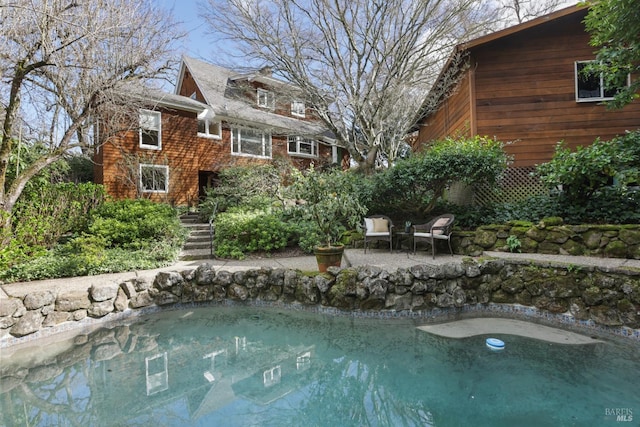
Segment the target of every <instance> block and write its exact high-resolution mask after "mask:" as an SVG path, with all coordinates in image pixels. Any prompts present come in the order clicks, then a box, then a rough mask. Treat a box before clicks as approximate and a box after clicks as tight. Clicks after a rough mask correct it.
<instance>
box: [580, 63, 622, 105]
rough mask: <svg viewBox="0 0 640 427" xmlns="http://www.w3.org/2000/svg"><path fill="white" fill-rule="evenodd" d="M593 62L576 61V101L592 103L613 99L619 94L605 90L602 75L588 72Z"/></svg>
mask: <svg viewBox="0 0 640 427" xmlns="http://www.w3.org/2000/svg"><path fill="white" fill-rule="evenodd" d="M591 62H593V61H576V63H575V77H576V101H577V102H592V101H608V100H611V99H613V97H614V96H615V95H616V93H617V89H607V88H605V85H604V76H603V75H602V73H594V72H588V71H587V70H586V68H587V66H588V65H589V64H590V63H591ZM628 84H629V76H627V85H628Z"/></svg>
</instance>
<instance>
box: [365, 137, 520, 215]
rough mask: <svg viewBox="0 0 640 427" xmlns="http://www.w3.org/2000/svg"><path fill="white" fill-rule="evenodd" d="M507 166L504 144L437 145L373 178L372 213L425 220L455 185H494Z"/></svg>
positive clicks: (480, 141)
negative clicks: (423, 217) (448, 188)
mask: <svg viewBox="0 0 640 427" xmlns="http://www.w3.org/2000/svg"><path fill="white" fill-rule="evenodd" d="M508 163H509V158H508V156H507V155H506V154H505V152H504V150H503V144H502V143H501V142H499V141H496V140H494V139H490V138H486V137H479V136H476V137H474V138H467V139H446V140H443V141H439V142H436V143H434V144H433V145H432V146H431V147H429V148H428V149H426V150H425V151H423V152H420V153H417V154H414V155H412V156H411V157H409V158H407V159H405V160H400V161H398V162H397V163H396V164H395V166H394V167H392V168H389V169H387V170H385V171H383V172H381V173H378V174H376V175H375V176H374V177H373V181H374V183H373V187H374V189H373V191H372V200H371V203H370V204H369V205H368V207H369V211H375V212H385V213H390V212H399V213H401V214H402V215H403V216H408V217H420V216H425V215H427V214H429V213H430V212H431V211H432V210H433V209H434V208H435V206H436V204H437V202H438V201H439V200H441V198H442V195H443V194H444V191H445V189H446V188H447V186H449V185H451V184H452V183H453V182H456V181H460V182H463V183H465V184H469V185H470V184H473V183H476V182H483V183H492V182H495V181H496V180H497V179H498V178H499V177H500V176H501V174H502V173H503V172H504V170H505V168H506V167H507V165H508Z"/></svg>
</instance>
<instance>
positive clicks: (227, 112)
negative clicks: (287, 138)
mask: <svg viewBox="0 0 640 427" xmlns="http://www.w3.org/2000/svg"><path fill="white" fill-rule="evenodd" d="M187 70H188V71H189V73H191V75H192V76H193V79H194V80H195V83H196V85H197V86H198V88H199V89H200V92H201V93H202V95H203V96H204V99H205V102H206V103H207V104H208V105H209V106H210V107H211V109H212V110H213V112H214V113H215V115H216V117H218V118H221V119H223V120H226V121H230V122H234V123H238V124H247V125H251V126H256V127H260V128H267V129H272V130H274V131H277V132H283V133H295V134H298V135H303V136H304V135H308V136H312V135H313V136H320V135H323V134H326V132H327V128H326V127H325V126H323V125H322V124H320V123H313V122H308V121H303V120H297V119H294V118H291V117H286V116H282V115H279V114H275V113H271V112H269V111H264V110H260V109H257V108H253V107H252V106H251V105H249V104H248V103H247V102H244V101H241V100H239V99H236V98H234V97H233V96H231V93H230V87H229V82H230V81H237V80H247V81H251V80H254V81H255V80H258V79H260V80H258V81H261V82H263V83H265V84H269V85H270V86H274V85H275V82H277V84H278V85H286V86H287V87H293V86H292V85H290V84H289V83H287V82H283V81H281V80H278V79H275V78H273V77H270V76H267V75H264V74H261V73H260V72H259V71H258V72H255V73H238V72H235V71H233V70H229V69H228V68H224V67H220V66H218V65H214V64H209V63H207V62H204V61H200V60H197V59H194V58H190V57H188V56H183V57H182V64H181V65H180V74H179V75H178V83H177V84H176V94H178V93H180V89H181V87H182V82H183V81H184V75H185V72H186V71H187Z"/></svg>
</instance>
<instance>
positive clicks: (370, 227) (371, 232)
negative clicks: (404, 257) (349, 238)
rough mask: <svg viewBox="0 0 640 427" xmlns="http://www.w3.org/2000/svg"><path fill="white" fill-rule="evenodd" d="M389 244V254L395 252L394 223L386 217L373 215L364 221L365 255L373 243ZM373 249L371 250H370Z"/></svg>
mask: <svg viewBox="0 0 640 427" xmlns="http://www.w3.org/2000/svg"><path fill="white" fill-rule="evenodd" d="M376 241H385V242H389V252H393V222H392V221H391V218H389V217H388V216H385V215H372V216H370V217H367V218H365V219H364V253H365V254H366V253H367V245H371V242H376ZM369 249H371V248H369Z"/></svg>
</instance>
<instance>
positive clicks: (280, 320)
mask: <svg viewBox="0 0 640 427" xmlns="http://www.w3.org/2000/svg"><path fill="white" fill-rule="evenodd" d="M416 326H417V323H414V322H413V321H411V320H409V319H401V320H400V319H396V320H381V319H359V318H351V317H341V316H327V315H319V314H311V313H305V312H292V311H283V310H278V309H273V308H271V309H261V308H255V307H233V308H230V307H193V308H186V309H183V310H171V311H161V312H157V313H152V314H148V315H144V316H140V317H137V318H135V319H130V320H128V321H126V322H123V323H122V324H119V325H118V326H114V327H110V328H103V329H99V330H96V331H94V332H93V333H91V334H90V335H83V336H77V337H75V338H74V339H72V340H71V341H68V342H64V343H57V344H48V345H47V346H46V347H44V348H41V349H37V350H34V349H30V350H23V351H16V352H15V353H14V354H13V355H11V356H10V357H6V356H4V355H3V356H2V368H1V372H2V379H1V381H2V382H1V390H0V402H2V403H1V404H0V405H1V410H2V415H0V425H6V426H27V425H29V426H37V425H39V426H45V425H82V426H89V425H91V426H120V425H122V426H124V425H127V426H130V425H138V426H149V425H154V426H217V425H220V426H365V425H367V426H398V425H406V426H438V427H442V426H469V425H473V426H607V425H611V426H614V425H638V420H640V387H638V384H639V383H640V351H638V350H640V349H639V347H638V344H637V343H635V342H631V343H625V342H620V341H619V340H615V341H612V342H600V343H595V344H589V345H560V344H552V343H548V342H545V341H538V340H533V339H528V338H522V337H518V336H512V335H504V334H497V335H492V336H494V337H496V338H499V339H500V340H502V341H504V342H505V344H506V345H505V349H504V350H502V351H499V352H496V351H492V350H490V349H489V348H487V346H486V345H485V340H486V338H487V337H488V336H487V335H479V336H475V337H470V338H464V339H450V338H443V337H440V336H435V335H431V334H429V333H427V332H424V331H422V330H419V329H417V328H416Z"/></svg>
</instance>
